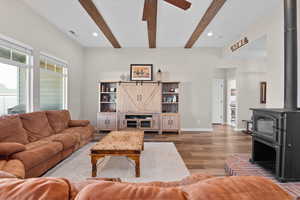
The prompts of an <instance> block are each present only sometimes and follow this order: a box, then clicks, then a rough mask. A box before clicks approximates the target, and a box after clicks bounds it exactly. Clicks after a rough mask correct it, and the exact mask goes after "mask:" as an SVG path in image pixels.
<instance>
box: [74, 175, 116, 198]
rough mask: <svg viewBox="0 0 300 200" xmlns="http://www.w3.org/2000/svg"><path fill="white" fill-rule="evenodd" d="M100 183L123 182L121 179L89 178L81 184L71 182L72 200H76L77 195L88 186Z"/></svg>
mask: <svg viewBox="0 0 300 200" xmlns="http://www.w3.org/2000/svg"><path fill="white" fill-rule="evenodd" d="M100 181H109V182H121V179H119V178H87V179H86V180H83V181H80V182H72V181H69V182H70V185H71V199H75V197H76V196H77V194H78V193H79V192H80V191H81V190H82V189H83V188H85V187H86V186H88V185H91V184H95V183H99V182H100Z"/></svg>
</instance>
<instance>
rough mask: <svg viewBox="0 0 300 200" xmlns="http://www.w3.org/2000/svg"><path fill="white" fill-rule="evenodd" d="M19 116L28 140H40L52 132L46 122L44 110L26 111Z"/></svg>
mask: <svg viewBox="0 0 300 200" xmlns="http://www.w3.org/2000/svg"><path fill="white" fill-rule="evenodd" d="M19 116H20V118H21V120H22V123H23V127H24V128H25V129H26V131H27V134H28V140H29V142H34V141H37V140H40V139H42V138H45V137H48V136H50V135H51V134H53V133H54V131H53V129H52V128H51V126H50V124H49V122H48V118H47V116H46V112H33V113H26V114H21V115H19Z"/></svg>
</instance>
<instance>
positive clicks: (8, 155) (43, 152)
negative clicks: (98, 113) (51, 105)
mask: <svg viewBox="0 0 300 200" xmlns="http://www.w3.org/2000/svg"><path fill="white" fill-rule="evenodd" d="M93 132H94V128H93V126H91V125H90V124H89V121H87V120H71V117H70V113H69V111H67V110H60V111H40V112H33V113H26V114H20V115H13V116H4V117H0V170H3V171H6V172H9V173H12V174H14V175H16V176H17V177H19V178H30V177H38V176H40V175H42V174H43V173H45V172H46V171H47V170H48V169H50V168H52V167H53V166H55V165H56V164H57V163H58V162H60V161H61V160H63V159H64V158H66V157H68V156H69V155H70V154H72V153H73V152H74V151H76V150H77V149H79V148H80V147H82V146H84V145H85V144H87V143H88V142H89V141H90V140H91V138H92V134H93Z"/></svg>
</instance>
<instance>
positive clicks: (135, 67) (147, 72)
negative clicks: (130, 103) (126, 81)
mask: <svg viewBox="0 0 300 200" xmlns="http://www.w3.org/2000/svg"><path fill="white" fill-rule="evenodd" d="M130 80H131V81H152V80H153V65H152V64H132V65H131V66H130Z"/></svg>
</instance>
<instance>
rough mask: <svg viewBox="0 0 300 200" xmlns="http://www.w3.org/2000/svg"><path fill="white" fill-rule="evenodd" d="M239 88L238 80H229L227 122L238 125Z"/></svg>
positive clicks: (234, 125)
mask: <svg viewBox="0 0 300 200" xmlns="http://www.w3.org/2000/svg"><path fill="white" fill-rule="evenodd" d="M236 122H237V88H236V80H227V124H228V125H230V126H233V127H236Z"/></svg>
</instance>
